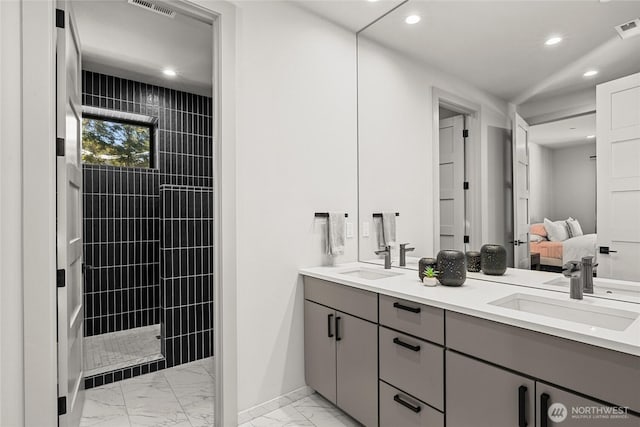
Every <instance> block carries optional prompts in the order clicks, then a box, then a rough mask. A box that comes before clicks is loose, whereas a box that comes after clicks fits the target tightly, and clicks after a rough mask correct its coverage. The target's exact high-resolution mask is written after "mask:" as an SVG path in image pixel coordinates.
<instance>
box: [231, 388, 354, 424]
mask: <svg viewBox="0 0 640 427" xmlns="http://www.w3.org/2000/svg"><path fill="white" fill-rule="evenodd" d="M298 426H300V427H302V426H311V427H358V426H361V424H359V423H358V422H357V421H356V420H354V419H353V418H351V417H350V416H348V415H347V414H345V413H344V412H342V411H341V410H340V409H338V408H336V407H335V406H334V405H333V404H332V403H331V402H329V401H328V400H326V399H325V398H324V397H322V396H320V395H319V394H317V393H314V394H312V395H310V396H307V397H304V398H302V399H300V400H297V401H295V402H293V403H291V404H289V405H287V406H283V407H282V408H279V409H276V410H275V411H272V412H269V413H267V414H265V415H262V416H260V417H258V418H254V419H252V420H250V421H247V422H245V423H243V424H240V427H298Z"/></svg>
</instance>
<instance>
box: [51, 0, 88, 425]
mask: <svg viewBox="0 0 640 427" xmlns="http://www.w3.org/2000/svg"><path fill="white" fill-rule="evenodd" d="M57 7H58V9H59V10H62V11H64V12H58V15H57V16H56V22H57V23H59V24H62V23H61V22H60V21H61V16H60V14H61V13H64V24H63V25H64V28H59V27H58V29H57V42H56V61H57V76H56V84H57V137H58V144H60V146H61V147H60V148H59V151H58V157H57V163H56V169H57V179H56V190H57V198H58V199H57V263H58V272H59V273H58V274H60V273H61V272H64V281H63V282H62V283H64V286H60V283H59V287H58V396H59V398H63V399H65V400H66V402H65V403H66V413H65V414H63V415H61V416H60V418H59V425H60V426H78V425H79V424H80V417H81V415H82V406H83V403H84V392H83V388H84V384H83V376H84V375H83V362H84V357H83V345H82V341H83V335H84V328H83V322H84V307H83V300H82V288H83V286H82V278H83V277H82V276H83V273H82V163H81V157H80V149H81V147H80V145H81V135H82V116H81V115H82V110H81V108H82V105H81V99H82V97H81V87H82V86H81V78H82V77H81V68H80V43H79V40H78V35H77V32H76V26H75V21H74V19H73V15H72V14H71V11H70V2H65V1H59V2H58V4H57ZM65 9H66V10H65Z"/></svg>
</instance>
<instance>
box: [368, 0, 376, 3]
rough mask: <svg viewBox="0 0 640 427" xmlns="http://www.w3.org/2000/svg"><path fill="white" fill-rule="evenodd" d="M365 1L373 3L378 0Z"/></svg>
mask: <svg viewBox="0 0 640 427" xmlns="http://www.w3.org/2000/svg"><path fill="white" fill-rule="evenodd" d="M367 1H368V2H369V3H375V2H377V1H378V0H367Z"/></svg>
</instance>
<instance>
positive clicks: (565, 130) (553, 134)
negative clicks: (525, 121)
mask: <svg viewBox="0 0 640 427" xmlns="http://www.w3.org/2000/svg"><path fill="white" fill-rule="evenodd" d="M595 134H596V115H595V113H594V114H588V115H584V116H579V117H572V118H569V119H564V120H558V121H555V122H551V123H545V124H541V125H536V126H531V127H530V128H529V141H530V142H533V143H535V144H538V145H542V146H545V147H548V148H552V149H553V148H564V147H570V146H574V145H582V144H589V143H595V141H596V140H595V138H591V139H590V138H587V136H588V135H595Z"/></svg>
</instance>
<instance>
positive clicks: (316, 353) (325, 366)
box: [304, 300, 336, 403]
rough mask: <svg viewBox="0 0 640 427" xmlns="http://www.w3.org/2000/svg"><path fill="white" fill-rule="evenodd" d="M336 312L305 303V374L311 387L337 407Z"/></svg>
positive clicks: (318, 305)
mask: <svg viewBox="0 0 640 427" xmlns="http://www.w3.org/2000/svg"><path fill="white" fill-rule="evenodd" d="M335 317H336V313H335V311H334V310H332V309H330V308H327V307H325V306H323V305H320V304H316V303H314V302H311V301H307V300H305V301H304V374H305V379H306V381H307V385H308V386H309V387H311V388H312V389H314V390H315V391H317V392H318V393H320V394H321V395H323V396H324V397H325V398H326V399H327V400H329V401H331V402H332V403H336V341H335Z"/></svg>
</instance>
